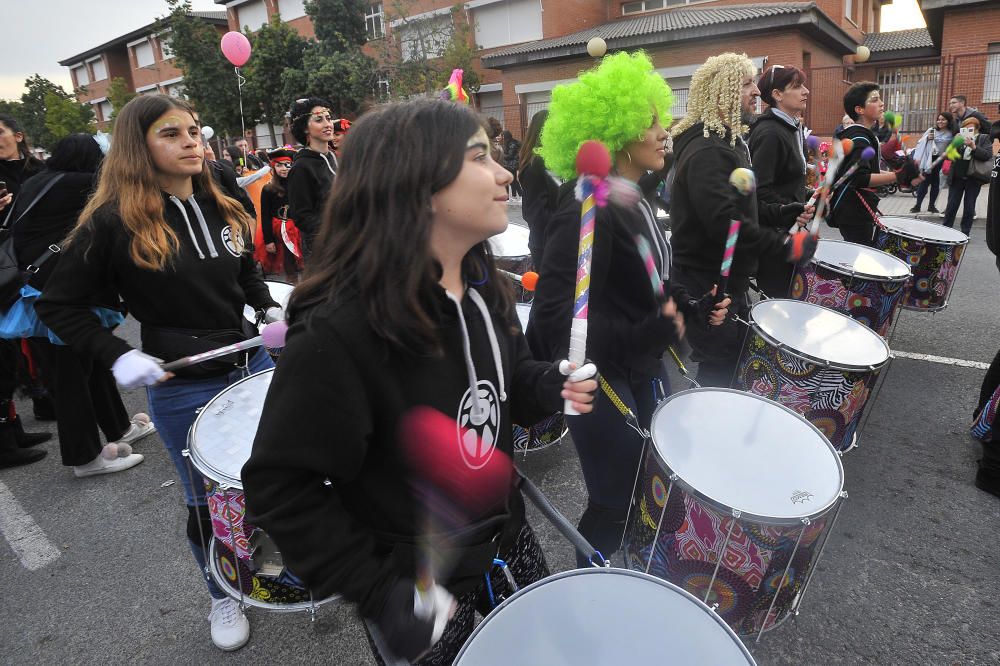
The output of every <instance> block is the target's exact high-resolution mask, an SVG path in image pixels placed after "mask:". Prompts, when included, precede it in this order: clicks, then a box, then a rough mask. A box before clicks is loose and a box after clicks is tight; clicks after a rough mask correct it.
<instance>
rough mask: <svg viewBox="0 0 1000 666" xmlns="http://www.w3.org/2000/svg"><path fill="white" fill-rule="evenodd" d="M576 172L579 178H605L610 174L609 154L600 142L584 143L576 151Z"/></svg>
mask: <svg viewBox="0 0 1000 666" xmlns="http://www.w3.org/2000/svg"><path fill="white" fill-rule="evenodd" d="M576 172H577V173H578V174H579V175H581V176H597V177H598V178H607V176H608V174H609V173H611V153H609V152H608V149H607V148H606V147H605V145H604V144H603V143H601V142H600V141H584V142H583V144H582V145H581V146H580V149H579V150H578V151H576Z"/></svg>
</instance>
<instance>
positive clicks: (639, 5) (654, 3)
mask: <svg viewBox="0 0 1000 666" xmlns="http://www.w3.org/2000/svg"><path fill="white" fill-rule="evenodd" d="M671 4H674V5H683V4H687V2H686V0H679V1H678V0H674V2H672V3H671ZM663 6H664V0H640V1H639V2H626V3H625V4H624V5H622V14H638V13H640V12H651V11H653V10H654V9H663Z"/></svg>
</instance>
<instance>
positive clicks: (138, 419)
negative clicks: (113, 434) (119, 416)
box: [132, 412, 150, 425]
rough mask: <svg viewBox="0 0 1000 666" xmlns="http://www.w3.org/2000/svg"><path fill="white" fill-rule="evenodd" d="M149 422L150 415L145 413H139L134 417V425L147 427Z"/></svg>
mask: <svg viewBox="0 0 1000 666" xmlns="http://www.w3.org/2000/svg"><path fill="white" fill-rule="evenodd" d="M149 422H150V418H149V414H146V413H145V412H139V413H138V414H136V415H135V416H133V417H132V423H137V424H140V425H146V424H147V423H149Z"/></svg>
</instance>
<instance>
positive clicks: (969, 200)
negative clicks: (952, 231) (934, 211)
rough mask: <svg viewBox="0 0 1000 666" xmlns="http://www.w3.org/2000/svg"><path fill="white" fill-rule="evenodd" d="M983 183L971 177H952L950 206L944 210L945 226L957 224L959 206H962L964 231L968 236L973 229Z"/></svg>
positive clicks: (949, 192) (949, 191)
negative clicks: (956, 217)
mask: <svg viewBox="0 0 1000 666" xmlns="http://www.w3.org/2000/svg"><path fill="white" fill-rule="evenodd" d="M982 188H983V184H982V183H980V182H979V181H978V180H973V179H971V178H952V180H951V185H950V186H949V188H948V208H947V210H945V212H944V222H943V223H942V224H944V226H946V227H950V226H953V225H954V224H955V216H956V215H958V207H959V206H960V205H961V206H962V222H961V224H962V233H963V234H965V235H966V236H968V235H969V232H971V231H972V218H973V217H975V216H976V199H978V198H979V190H981V189H982Z"/></svg>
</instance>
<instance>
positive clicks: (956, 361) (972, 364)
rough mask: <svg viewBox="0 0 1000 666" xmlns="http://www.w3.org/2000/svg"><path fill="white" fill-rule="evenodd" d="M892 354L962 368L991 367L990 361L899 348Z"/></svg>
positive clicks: (985, 368)
mask: <svg viewBox="0 0 1000 666" xmlns="http://www.w3.org/2000/svg"><path fill="white" fill-rule="evenodd" d="M892 354H893V356H898V357H899V358H912V359H913V360H915V361H929V362H931V363H942V364H944V365H957V366H959V367H962V368H978V369H979V370H987V369H989V367H990V364H989V363H980V362H979V361H966V360H963V359H960V358H948V357H947V356H934V355H933V354H916V353H914V352H905V351H897V350H893V352H892Z"/></svg>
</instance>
